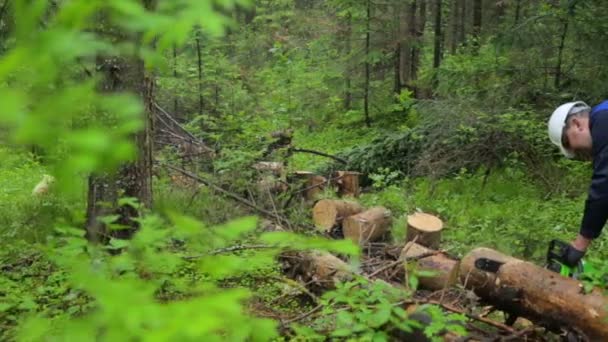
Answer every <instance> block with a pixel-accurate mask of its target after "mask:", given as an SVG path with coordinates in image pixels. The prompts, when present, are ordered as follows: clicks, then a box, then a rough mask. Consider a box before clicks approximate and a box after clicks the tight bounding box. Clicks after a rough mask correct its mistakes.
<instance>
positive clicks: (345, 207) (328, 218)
mask: <svg viewBox="0 0 608 342" xmlns="http://www.w3.org/2000/svg"><path fill="white" fill-rule="evenodd" d="M362 211H363V207H362V206H361V205H360V204H359V203H356V202H350V201H342V200H332V199H323V200H320V201H318V202H317V203H316V204H315V206H314V207H313V208H312V220H313V222H314V223H315V226H316V227H317V228H319V229H320V230H322V231H324V232H329V231H330V230H331V229H332V228H333V227H336V226H340V225H341V224H342V221H343V220H344V219H345V218H347V217H349V216H352V215H355V214H358V213H360V212H362Z"/></svg>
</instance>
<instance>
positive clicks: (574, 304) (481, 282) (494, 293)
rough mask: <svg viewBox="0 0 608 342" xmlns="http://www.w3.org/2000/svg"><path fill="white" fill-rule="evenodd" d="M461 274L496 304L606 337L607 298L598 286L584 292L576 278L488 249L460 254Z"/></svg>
mask: <svg viewBox="0 0 608 342" xmlns="http://www.w3.org/2000/svg"><path fill="white" fill-rule="evenodd" d="M460 277H461V280H462V282H463V283H464V284H465V286H466V287H467V288H469V289H473V290H474V291H475V293H476V294H477V295H478V296H480V297H482V298H483V299H484V300H486V301H488V302H489V303H491V304H493V305H494V306H496V307H497V308H498V309H501V310H504V311H506V312H509V313H512V314H514V315H518V316H523V317H526V318H529V319H531V320H533V321H536V322H541V323H542V324H543V325H546V326H548V327H550V328H555V329H557V328H560V327H574V328H576V329H577V330H578V331H579V332H582V333H584V334H586V335H587V336H588V337H589V339H590V340H592V341H599V340H601V341H607V340H608V323H607V319H608V311H607V309H606V308H607V307H608V299H607V298H606V297H604V296H603V295H602V293H601V291H600V290H599V289H597V288H596V289H593V291H592V292H591V293H588V294H584V293H583V288H582V284H581V282H580V281H578V280H576V279H572V278H567V277H564V276H561V275H559V274H557V273H555V272H552V271H550V270H547V269H545V268H542V267H539V266H537V265H534V264H532V263H530V262H526V261H523V260H519V259H516V258H513V257H510V256H506V255H504V254H501V253H499V252H497V251H494V250H491V249H488V248H477V249H475V250H473V251H471V252H470V253H469V254H468V255H466V256H465V257H464V258H463V259H462V262H461V265H460Z"/></svg>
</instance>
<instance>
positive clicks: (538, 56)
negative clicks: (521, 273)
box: [0, 0, 608, 340]
mask: <svg viewBox="0 0 608 342" xmlns="http://www.w3.org/2000/svg"><path fill="white" fill-rule="evenodd" d="M0 1H1V3H0V89H1V91H0V143H1V144H0V158H1V160H2V162H1V163H0V236H1V237H2V239H1V240H2V243H1V244H2V248H0V269H1V270H2V272H1V274H0V339H2V340H46V339H52V338H51V337H54V338H56V339H66V338H67V339H73V340H76V339H77V340H99V339H101V340H132V339H157V340H168V339H180V340H188V339H199V340H200V339H201V338H205V339H209V340H211V339H216V340H220V339H221V340H247V339H256V340H268V339H271V338H284V339H305V340H308V339H320V340H322V339H323V336H334V337H335V338H337V339H340V338H341V337H344V336H357V337H359V338H361V339H363V340H366V339H370V340H371V339H388V336H389V335H390V331H391V329H397V330H400V329H401V330H404V331H407V330H408V325H407V322H409V321H408V320H407V319H406V318H404V316H400V315H402V313H401V312H399V311H396V310H395V311H394V312H393V311H390V310H389V313H388V314H386V315H385V316H386V318H385V319H384V320H381V321H379V322H374V321H373V319H372V318H371V317H376V318H377V317H378V315H379V313H378V312H381V313H383V314H385V313H386V310H385V309H386V305H385V306H383V305H380V304H387V303H386V300H387V299H386V298H393V297H391V296H392V295H393V294H390V295H389V294H387V293H385V295H386V298H385V299H382V298H379V297H382V296H380V295H379V294H382V293H384V292H382V291H385V290H386V289H378V288H375V287H374V288H372V289H369V288H367V289H361V290H359V291H358V292H356V295H353V293H352V292H349V291H351V290H352V286H353V285H350V286H346V287H342V288H338V289H337V290H335V291H332V292H329V293H330V295H327V296H324V297H322V298H317V297H316V295H313V294H307V291H308V290H306V288H305V287H304V286H303V285H302V284H299V283H297V282H294V281H292V280H288V279H286V278H285V277H284V276H283V275H282V271H281V264H280V263H278V262H277V256H279V255H280V253H282V252H283V251H284V250H285V249H286V248H293V249H298V250H311V249H313V250H317V249H323V250H328V251H333V252H336V253H339V254H340V255H341V256H344V257H347V256H348V257H349V260H351V262H352V264H353V265H355V266H356V264H357V260H358V257H359V256H360V253H361V251H360V250H359V248H357V247H355V246H354V245H352V244H349V243H347V242H346V241H344V240H335V241H332V240H329V239H326V237H321V236H320V234H319V233H318V232H316V231H315V229H314V228H312V227H313V224H312V222H311V218H310V206H311V203H310V202H309V201H306V200H304V199H301V198H300V197H299V193H300V191H299V190H294V187H293V186H292V185H293V184H294V182H293V180H292V179H291V178H289V177H288V175H291V174H293V173H294V172H296V171H309V172H313V173H315V174H324V175H327V174H331V173H332V172H333V171H337V170H349V171H358V172H361V173H362V175H361V186H362V188H363V191H362V194H361V196H360V198H359V201H360V202H361V203H362V204H364V205H366V206H376V205H382V206H385V207H387V208H388V209H390V210H391V212H392V214H393V217H394V218H395V220H394V222H393V224H392V236H391V242H394V243H401V242H403V240H404V238H405V229H404V227H405V225H406V224H405V220H406V216H407V215H408V214H410V213H412V212H414V211H416V210H423V211H426V212H431V213H434V214H435V215H437V216H439V217H441V219H442V220H443V221H444V222H445V225H446V229H445V232H444V235H443V237H442V248H444V249H446V250H449V251H450V252H451V253H453V254H454V255H457V256H462V255H463V254H464V253H466V252H467V251H469V250H470V249H471V248H474V247H477V246H487V247H492V248H496V249H497V250H500V251H502V252H504V253H506V254H510V255H514V256H517V257H520V258H523V259H526V260H530V261H533V262H537V263H539V264H540V263H542V262H543V260H544V257H545V253H546V246H547V243H548V241H549V240H551V239H554V238H560V239H564V240H571V239H572V238H574V237H575V234H576V233H577V232H578V227H579V225H580V219H581V216H582V210H583V206H584V200H585V198H586V195H587V186H588V182H589V179H590V175H591V167H590V164H589V163H587V162H580V161H572V160H566V159H565V158H563V157H562V156H561V155H560V154H559V151H558V150H557V148H555V146H553V145H551V143H550V141H549V139H548V136H547V126H546V123H547V121H548V118H549V116H550V115H551V113H552V111H553V110H554V109H555V108H556V107H557V106H558V105H560V104H561V103H564V102H568V101H572V100H583V101H585V102H587V103H588V104H590V105H595V104H597V103H598V102H599V101H601V100H603V99H604V96H605V94H607V93H608V84H607V83H606V81H605V80H606V79H608V64H606V63H605V61H606V60H608V49H606V46H608V34H607V32H608V11H606V9H607V8H606V3H605V2H603V1H600V0H568V1H565V0H561V1H560V0H534V1H520V0H500V1H498V0H428V1H424V0H406V1H403V0H401V1H397V0H379V1H377V0H359V1H353V0H325V1H322V0H307V1H304V0H255V1H254V0H252V1H233V0H226V1H195V0H180V1H161V0H158V1H155V0H141V1H139V0H117V1H93V0H91V1H85V0H72V1H63V0H53V1H48V0H34V1H25V0H3V1H2V0H0ZM311 151H312V152H313V153H311ZM314 152H320V154H319V153H314ZM328 155H329V156H328ZM261 161H266V162H280V163H282V164H283V165H284V167H283V168H282V169H281V170H280V172H279V177H278V178H279V181H278V183H276V180H274V179H272V180H271V185H269V183H268V182H264V180H268V178H264V177H265V175H264V174H263V172H261V171H260V170H259V169H256V168H254V167H252V166H253V165H255V164H256V163H258V162H261ZM46 174H49V175H53V178H54V179H55V181H54V182H52V181H50V178H48V177H47V178H44V175H46ZM192 176H194V177H192ZM43 178H44V179H46V180H43V181H42V182H41V179H43ZM37 184H38V185H39V188H38V190H39V191H35V193H34V194H32V189H34V187H35V186H36V185H37ZM277 184H278V185H277ZM40 187H42V188H40ZM41 189H42V190H41ZM318 196H319V197H318V198H334V197H335V196H336V195H335V193H334V192H332V189H330V188H327V189H326V190H325V191H323V192H321V193H320V194H318ZM318 198H317V199H318ZM277 224H278V225H280V226H282V228H281V229H279V231H276V230H277V229H271V228H269V226H273V227H274V226H276V225H277ZM235 246H236V247H238V246H241V247H243V248H235ZM247 246H249V247H251V246H254V248H247ZM255 246H258V247H259V246H265V247H264V248H256V247H255ZM605 246H606V239H605V237H600V238H599V239H598V240H597V241H596V242H594V245H593V248H592V250H591V252H590V257H591V258H592V259H593V258H595V259H601V258H604V257H606V256H608V252H606V248H604V247H605ZM410 285H411V284H410ZM413 288H415V286H413ZM408 289H409V288H408ZM366 291H368V292H366ZM307 295H308V296H309V297H312V298H313V301H312V303H311V302H310V298H309V301H303V300H302V299H301V297H302V296H304V297H306V296H307ZM410 295H411V293H410ZM346 298H350V299H349V300H346ZM315 301H317V303H323V305H324V307H325V309H324V310H326V311H324V312H323V313H324V315H318V316H315V315H312V316H311V317H302V319H298V320H292V319H287V318H285V317H298V314H301V313H302V312H306V311H307V310H308V309H310V308H311V307H315V305H316V304H315ZM387 305H391V304H390V303H389V304H387ZM309 306H310V307H309ZM372 306H373V307H374V308H376V309H377V310H380V311H374V310H376V309H374V310H371V311H370V310H362V308H368V307H372ZM382 310H384V311H382ZM429 310H430V312H431V313H432V316H433V320H434V322H437V323H436V324H437V326H439V327H440V328H444V327H446V326H448V325H449V323H448V320H449V319H456V318H454V317H452V316H448V315H447V314H443V313H442V312H441V311H440V310H438V308H437V307H432V308H430V309H429ZM357 312H359V313H361V312H363V313H362V314H357ZM347 313H350V314H347ZM383 317H384V316H383ZM396 318H400V319H399V320H397V319H396ZM370 320H371V321H370ZM397 321H400V322H401V323H398V322H397ZM292 322H293V324H291V323H292ZM404 322H405V323H404ZM388 326H390V329H389V328H388ZM235 327H238V329H236V328H235ZM439 330H440V329H439ZM435 332H436V331H435ZM432 333H433V332H432V331H431V332H430V333H429V334H432ZM332 334H333V335H332ZM278 336H281V337H278Z"/></svg>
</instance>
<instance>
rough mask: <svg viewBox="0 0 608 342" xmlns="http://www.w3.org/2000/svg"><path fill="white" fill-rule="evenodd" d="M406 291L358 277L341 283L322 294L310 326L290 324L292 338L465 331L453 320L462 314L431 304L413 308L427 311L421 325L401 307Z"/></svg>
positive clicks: (360, 337)
mask: <svg viewBox="0 0 608 342" xmlns="http://www.w3.org/2000/svg"><path fill="white" fill-rule="evenodd" d="M410 295H411V294H410V293H409V292H407V291H404V290H400V289H397V288H395V287H393V286H391V285H389V284H387V283H385V282H382V281H375V282H369V281H367V280H365V279H363V278H361V279H357V280H354V281H351V282H347V283H341V284H339V285H338V286H337V288H336V289H335V290H333V291H330V292H327V293H325V294H324V295H323V297H322V298H321V303H320V304H321V305H322V307H323V308H322V309H321V312H320V314H319V317H318V318H316V319H315V320H314V321H313V322H312V325H311V326H310V327H301V326H296V327H295V328H294V329H295V331H296V333H297V336H296V339H305V340H315V341H317V340H318V341H323V340H325V338H324V335H323V334H324V333H325V334H328V335H329V336H328V337H330V338H333V339H343V338H355V339H357V340H359V341H390V340H392V339H393V338H395V336H399V334H400V332H401V333H406V335H405V336H407V333H412V332H413V331H414V329H419V330H421V331H423V332H424V334H425V335H426V336H428V337H429V338H435V337H437V334H438V333H440V332H441V331H443V330H444V329H446V328H447V329H450V330H453V331H454V332H455V333H459V334H465V333H466V331H465V330H464V329H463V328H462V326H459V325H457V324H456V322H462V321H464V317H462V316H459V315H453V314H445V313H443V312H442V311H441V310H440V309H439V308H437V307H434V306H430V305H423V306H421V307H420V308H419V309H418V310H417V311H416V313H417V314H421V313H422V314H428V315H430V319H431V323H430V324H428V325H423V324H421V322H420V321H418V320H415V319H411V318H410V317H409V316H410V315H411V314H409V313H408V312H407V311H406V310H405V309H404V307H405V305H406V303H404V298H408V297H409V296H410ZM401 336H404V335H401ZM433 340H435V339H433ZM438 340H439V339H438Z"/></svg>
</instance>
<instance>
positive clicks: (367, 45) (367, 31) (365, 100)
mask: <svg viewBox="0 0 608 342" xmlns="http://www.w3.org/2000/svg"><path fill="white" fill-rule="evenodd" d="M366 13H367V16H366V18H365V89H364V95H363V107H364V108H363V110H364V112H365V125H366V126H367V127H371V126H372V122H371V119H370V117H369V82H370V79H369V74H370V63H369V53H370V39H371V32H370V30H371V28H370V21H371V0H367V10H366Z"/></svg>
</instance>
